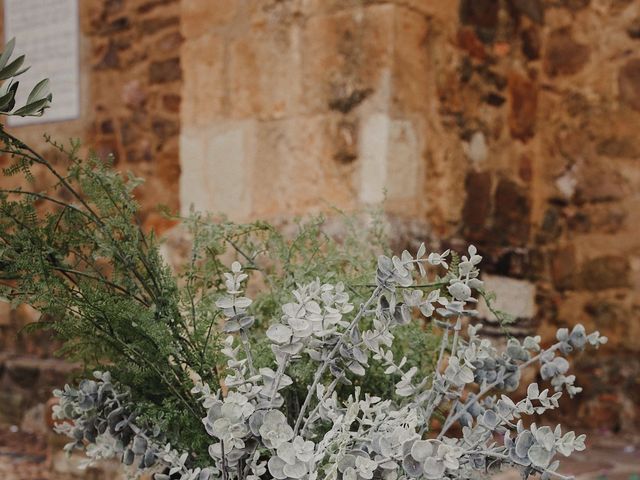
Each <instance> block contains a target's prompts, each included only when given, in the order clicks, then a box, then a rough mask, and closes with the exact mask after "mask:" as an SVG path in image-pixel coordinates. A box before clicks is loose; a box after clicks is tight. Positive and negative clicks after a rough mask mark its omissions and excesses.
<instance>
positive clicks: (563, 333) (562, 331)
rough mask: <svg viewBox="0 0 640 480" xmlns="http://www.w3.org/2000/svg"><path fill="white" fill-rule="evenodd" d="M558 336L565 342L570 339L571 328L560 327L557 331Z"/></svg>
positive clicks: (559, 339)
mask: <svg viewBox="0 0 640 480" xmlns="http://www.w3.org/2000/svg"><path fill="white" fill-rule="evenodd" d="M556 338H557V339H558V341H560V342H564V341H566V340H568V339H569V329H568V328H559V329H558V331H557V332H556Z"/></svg>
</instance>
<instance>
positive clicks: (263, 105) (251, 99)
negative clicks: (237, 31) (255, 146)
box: [229, 25, 301, 119]
mask: <svg viewBox="0 0 640 480" xmlns="http://www.w3.org/2000/svg"><path fill="white" fill-rule="evenodd" d="M300 56H301V52H300V31H299V29H298V27H296V26H295V25H275V26H271V25H266V26H265V25H256V26H252V27H251V30H250V31H248V32H247V33H246V34H245V35H242V36H240V37H239V38H237V39H236V40H234V41H232V42H231V44H230V45H229V83H230V85H233V88H232V90H231V91H230V92H229V105H230V108H231V116H232V118H248V117H259V118H269V119H272V118H282V117H283V116H285V115H290V114H292V113H294V112H295V111H296V109H297V108H298V105H299V103H300V95H301V80H300Z"/></svg>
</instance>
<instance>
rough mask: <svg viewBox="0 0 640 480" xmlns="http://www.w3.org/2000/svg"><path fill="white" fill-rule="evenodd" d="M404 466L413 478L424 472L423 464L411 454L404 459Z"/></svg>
mask: <svg viewBox="0 0 640 480" xmlns="http://www.w3.org/2000/svg"><path fill="white" fill-rule="evenodd" d="M402 468H403V469H404V471H405V472H406V474H407V475H409V476H410V477H413V478H418V477H420V476H421V475H422V474H423V472H424V470H423V468H422V464H421V463H420V462H418V461H417V460H416V459H415V458H413V456H411V455H407V456H405V457H404V458H403V459H402Z"/></svg>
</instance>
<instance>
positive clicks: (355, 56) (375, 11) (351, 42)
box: [302, 5, 395, 113]
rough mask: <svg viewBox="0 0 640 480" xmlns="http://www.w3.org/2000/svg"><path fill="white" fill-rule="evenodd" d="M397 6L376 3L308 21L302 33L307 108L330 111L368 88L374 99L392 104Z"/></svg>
mask: <svg viewBox="0 0 640 480" xmlns="http://www.w3.org/2000/svg"><path fill="white" fill-rule="evenodd" d="M394 9H395V7H394V6H392V5H371V6H368V7H364V8H353V9H347V10H343V11H339V12H337V13H332V14H328V15H317V16H314V17H311V18H310V19H309V20H308V21H307V23H306V26H305V29H304V32H303V35H302V51H303V52H304V55H303V57H302V72H303V91H304V103H305V107H306V109H307V110H309V111H311V112H314V113H315V112H323V111H326V110H327V109H328V108H331V105H332V104H333V105H335V104H337V103H339V100H340V99H343V98H348V97H350V96H352V95H354V94H356V95H357V94H358V92H361V93H360V94H361V95H362V94H363V93H364V92H368V93H367V97H368V98H367V100H366V102H367V103H369V104H371V103H375V104H378V103H379V104H382V105H384V106H386V105H387V103H388V94H389V80H390V78H389V77H390V73H391V66H392V61H393V26H394V25H393V18H394V15H393V14H394ZM356 105H357V104H356ZM356 105H354V106H356Z"/></svg>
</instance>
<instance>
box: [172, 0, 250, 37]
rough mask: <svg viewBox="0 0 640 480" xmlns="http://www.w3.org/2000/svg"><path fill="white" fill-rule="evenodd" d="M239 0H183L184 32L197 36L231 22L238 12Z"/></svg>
mask: <svg viewBox="0 0 640 480" xmlns="http://www.w3.org/2000/svg"><path fill="white" fill-rule="evenodd" d="M240 3H241V2H238V0H216V1H215V5H213V4H212V2H211V0H182V1H181V2H180V5H181V8H182V12H181V20H182V34H183V35H184V36H185V38H196V37H199V36H200V35H202V34H204V33H206V32H208V31H209V30H211V29H213V28H216V27H220V26H224V25H226V24H229V23H231V21H232V20H233V19H234V17H235V16H236V14H237V12H238V8H239V6H240Z"/></svg>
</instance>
